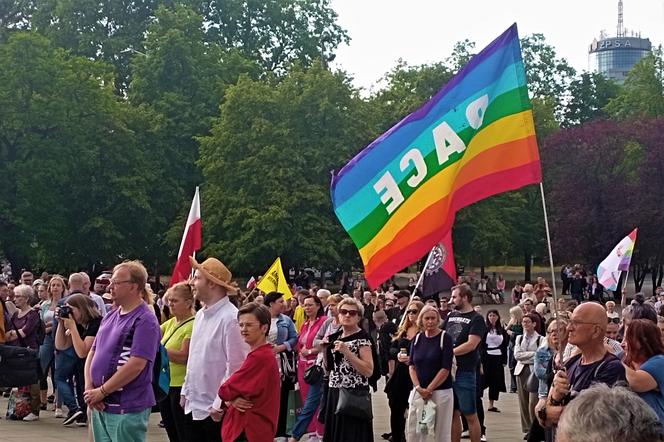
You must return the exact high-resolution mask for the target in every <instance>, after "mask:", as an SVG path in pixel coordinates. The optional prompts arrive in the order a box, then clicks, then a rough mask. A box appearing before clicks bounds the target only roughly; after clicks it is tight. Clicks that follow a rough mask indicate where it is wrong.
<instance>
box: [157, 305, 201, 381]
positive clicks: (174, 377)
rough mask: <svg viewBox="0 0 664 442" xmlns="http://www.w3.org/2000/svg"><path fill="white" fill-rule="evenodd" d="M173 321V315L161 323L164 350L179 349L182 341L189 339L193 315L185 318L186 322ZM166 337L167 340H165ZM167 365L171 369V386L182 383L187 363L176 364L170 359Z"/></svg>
mask: <svg viewBox="0 0 664 442" xmlns="http://www.w3.org/2000/svg"><path fill="white" fill-rule="evenodd" d="M175 321H176V319H175V317H173V318H171V319H169V320H168V321H166V322H164V323H163V324H161V336H162V338H161V343H162V344H163V345H164V346H165V347H166V350H176V351H177V350H180V349H181V348H182V341H184V340H185V339H191V333H192V331H193V329H194V317H193V316H192V317H191V318H189V319H186V320H185V321H186V322H183V323H181V324H177V323H176V322H175ZM171 335H172V336H171ZM167 339H168V341H166V340H167ZM164 342H165V343H166V344H164ZM168 365H169V367H170V369H171V387H181V386H182V384H184V374H185V372H186V371H187V364H177V363H175V362H172V361H171V362H170V363H169V364H168Z"/></svg>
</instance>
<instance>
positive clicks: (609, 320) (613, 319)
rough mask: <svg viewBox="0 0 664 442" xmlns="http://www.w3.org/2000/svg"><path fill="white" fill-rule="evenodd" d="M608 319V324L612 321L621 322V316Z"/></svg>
mask: <svg viewBox="0 0 664 442" xmlns="http://www.w3.org/2000/svg"><path fill="white" fill-rule="evenodd" d="M606 319H607V324H611V323H612V322H613V323H614V324H620V318H606Z"/></svg>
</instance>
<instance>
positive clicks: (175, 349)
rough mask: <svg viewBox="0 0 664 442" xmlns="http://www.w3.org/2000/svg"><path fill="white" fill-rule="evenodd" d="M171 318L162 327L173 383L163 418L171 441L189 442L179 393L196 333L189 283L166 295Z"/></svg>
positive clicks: (179, 284)
mask: <svg viewBox="0 0 664 442" xmlns="http://www.w3.org/2000/svg"><path fill="white" fill-rule="evenodd" d="M164 297H165V298H166V299H168V307H169V309H170V311H171V315H172V317H171V319H169V320H168V321H166V322H164V323H163V324H162V325H161V336H162V338H161V344H162V345H163V346H164V347H165V348H166V351H167V352H168V362H169V368H170V371H171V384H170V388H169V389H168V396H167V397H166V399H165V400H164V401H163V402H161V404H160V407H159V408H160V412H161V418H162V420H163V422H164V428H165V429H166V433H167V434H168V439H169V440H170V441H186V440H187V436H186V435H185V433H184V431H185V417H184V416H185V415H184V409H183V408H182V407H181V406H180V392H181V390H182V384H183V383H184V375H185V371H186V369H187V359H189V342H190V341H191V334H192V332H193V330H194V313H195V311H194V294H193V292H192V290H191V286H190V285H189V284H188V283H187V282H179V283H177V284H175V285H174V286H173V287H171V288H169V289H168V291H167V292H166V295H164Z"/></svg>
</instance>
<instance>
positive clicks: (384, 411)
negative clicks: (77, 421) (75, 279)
mask: <svg viewBox="0 0 664 442" xmlns="http://www.w3.org/2000/svg"><path fill="white" fill-rule="evenodd" d="M496 404H497V406H498V408H499V409H500V410H501V413H486V414H487V416H486V426H487V440H489V441H491V442H516V441H520V440H522V438H523V433H521V429H520V424H519V406H518V402H517V396H516V394H510V393H505V394H501V399H500V401H499V402H497V403H496ZM485 408H486V405H485ZM0 410H2V416H3V418H2V420H0V441H2V442H33V441H35V442H63V441H85V440H87V429H86V428H78V427H63V426H62V419H56V418H54V417H53V412H52V411H46V412H42V414H41V417H40V419H39V421H37V422H20V421H8V420H6V419H5V418H4V413H5V411H6V410H7V399H2V400H0ZM374 416H375V420H374V433H375V437H374V440H375V441H376V442H380V441H381V440H382V439H381V437H380V435H381V434H383V433H385V432H388V431H389V427H390V421H389V419H390V409H389V408H388V406H387V398H386V396H385V393H382V392H378V393H376V394H375V395H374ZM158 423H159V414H156V413H154V414H152V417H151V418H150V430H149V433H148V439H147V440H148V442H167V441H168V438H167V437H166V432H165V431H164V430H163V429H162V428H159V427H158V426H157V424H158Z"/></svg>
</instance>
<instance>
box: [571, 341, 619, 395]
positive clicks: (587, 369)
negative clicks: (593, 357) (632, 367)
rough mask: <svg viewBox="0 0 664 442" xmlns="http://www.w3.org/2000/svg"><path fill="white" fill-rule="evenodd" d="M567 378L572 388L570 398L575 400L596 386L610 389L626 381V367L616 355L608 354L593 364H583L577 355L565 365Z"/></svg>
mask: <svg viewBox="0 0 664 442" xmlns="http://www.w3.org/2000/svg"><path fill="white" fill-rule="evenodd" d="M565 367H566V368H567V378H568V380H569V383H570V385H571V386H572V388H571V392H570V396H571V398H572V399H573V398H574V397H576V396H577V395H578V394H579V393H580V392H582V391H583V390H585V389H587V388H590V387H591V386H593V385H595V384H600V383H601V384H606V385H608V386H609V387H611V386H613V385H614V384H615V383H617V382H619V381H626V377H625V367H623V365H622V363H621V362H620V359H618V357H616V355H614V354H611V353H608V352H607V353H606V355H605V356H604V358H603V359H602V360H600V361H597V362H593V363H592V364H586V365H583V364H581V355H580V354H579V355H576V356H574V357H573V358H571V359H570V360H569V361H567V363H566V364H565Z"/></svg>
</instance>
